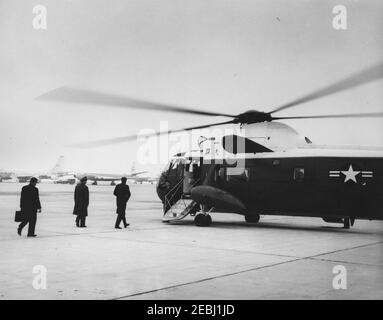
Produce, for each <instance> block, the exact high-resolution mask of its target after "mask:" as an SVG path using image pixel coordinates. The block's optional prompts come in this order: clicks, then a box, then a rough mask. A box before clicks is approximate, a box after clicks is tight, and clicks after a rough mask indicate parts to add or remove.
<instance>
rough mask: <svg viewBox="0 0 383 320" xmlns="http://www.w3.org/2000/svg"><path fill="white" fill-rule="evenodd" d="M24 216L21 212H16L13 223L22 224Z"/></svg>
mask: <svg viewBox="0 0 383 320" xmlns="http://www.w3.org/2000/svg"><path fill="white" fill-rule="evenodd" d="M23 220H24V215H23V212H22V211H16V213H15V222H23Z"/></svg>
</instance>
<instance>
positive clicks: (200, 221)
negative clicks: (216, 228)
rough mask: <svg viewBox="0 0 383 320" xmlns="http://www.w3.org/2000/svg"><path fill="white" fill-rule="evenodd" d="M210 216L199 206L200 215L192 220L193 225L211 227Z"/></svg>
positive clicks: (203, 207) (202, 206)
mask: <svg viewBox="0 0 383 320" xmlns="http://www.w3.org/2000/svg"><path fill="white" fill-rule="evenodd" d="M211 222H212V220H211V216H210V214H209V212H206V210H205V206H204V205H201V213H198V214H197V215H196V216H195V218H194V223H195V225H196V226H198V227H208V226H210V225H211Z"/></svg>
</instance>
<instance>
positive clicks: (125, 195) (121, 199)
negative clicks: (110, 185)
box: [113, 177, 130, 229]
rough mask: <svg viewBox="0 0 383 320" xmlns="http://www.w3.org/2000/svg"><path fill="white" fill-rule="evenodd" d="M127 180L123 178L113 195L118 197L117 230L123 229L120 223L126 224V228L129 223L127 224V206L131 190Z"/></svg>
mask: <svg viewBox="0 0 383 320" xmlns="http://www.w3.org/2000/svg"><path fill="white" fill-rule="evenodd" d="M126 180H127V179H126V178H125V177H122V178H121V183H120V184H118V185H117V186H116V188H115V189H114V192H113V194H114V195H115V196H116V204H117V211H116V213H117V219H116V224H115V226H114V227H115V228H116V229H121V227H120V223H121V221H122V222H123V223H124V227H125V228H126V227H127V226H128V225H129V223H127V222H126V216H125V215H126V204H127V202H128V200H129V198H130V189H129V186H128V185H127V184H126Z"/></svg>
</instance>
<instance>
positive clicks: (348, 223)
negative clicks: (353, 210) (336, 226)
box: [343, 218, 355, 229]
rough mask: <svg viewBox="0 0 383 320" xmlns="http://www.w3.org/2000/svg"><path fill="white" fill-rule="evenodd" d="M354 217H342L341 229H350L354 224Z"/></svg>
mask: <svg viewBox="0 0 383 320" xmlns="http://www.w3.org/2000/svg"><path fill="white" fill-rule="evenodd" d="M354 223H355V218H344V219H343V229H350V227H352V226H354Z"/></svg>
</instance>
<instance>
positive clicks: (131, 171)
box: [130, 161, 147, 177]
mask: <svg viewBox="0 0 383 320" xmlns="http://www.w3.org/2000/svg"><path fill="white" fill-rule="evenodd" d="M146 172H147V171H137V169H136V162H135V161H133V163H132V167H131V169H130V175H131V176H132V177H136V176H138V175H140V174H142V173H146Z"/></svg>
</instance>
